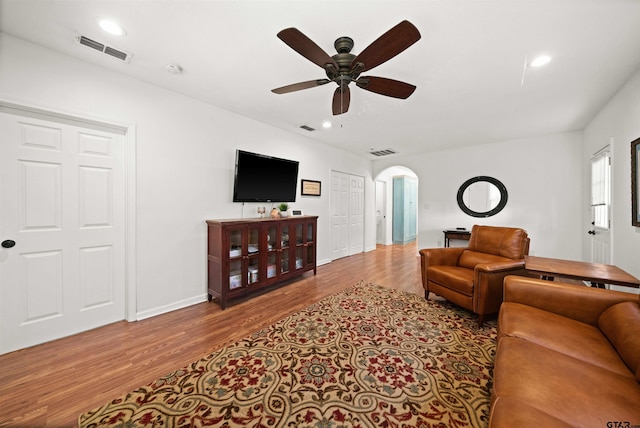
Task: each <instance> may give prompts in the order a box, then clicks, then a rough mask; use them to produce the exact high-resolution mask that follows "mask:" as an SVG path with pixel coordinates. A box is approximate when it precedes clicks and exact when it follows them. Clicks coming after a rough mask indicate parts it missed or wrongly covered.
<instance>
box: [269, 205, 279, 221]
mask: <svg viewBox="0 0 640 428" xmlns="http://www.w3.org/2000/svg"><path fill="white" fill-rule="evenodd" d="M269 217H271V218H280V211H278V209H277V208H276V207H273V208H271V212H270V213H269Z"/></svg>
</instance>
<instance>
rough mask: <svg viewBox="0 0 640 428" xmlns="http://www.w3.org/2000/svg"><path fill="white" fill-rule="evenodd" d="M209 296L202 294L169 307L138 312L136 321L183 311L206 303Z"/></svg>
mask: <svg viewBox="0 0 640 428" xmlns="http://www.w3.org/2000/svg"><path fill="white" fill-rule="evenodd" d="M207 299H208V296H207V294H206V293H204V294H201V295H199V296H194V297H191V298H189V299H184V300H179V301H177V302H173V303H171V304H169V305H165V306H160V307H157V308H153V309H149V310H146V311H142V312H138V313H137V314H136V321H141V320H143V319H147V318H151V317H155V316H158V315H162V314H166V313H168V312H172V311H176V310H178V309H183V308H186V307H188V306H192V305H195V304H198V303H202V302H206V301H207Z"/></svg>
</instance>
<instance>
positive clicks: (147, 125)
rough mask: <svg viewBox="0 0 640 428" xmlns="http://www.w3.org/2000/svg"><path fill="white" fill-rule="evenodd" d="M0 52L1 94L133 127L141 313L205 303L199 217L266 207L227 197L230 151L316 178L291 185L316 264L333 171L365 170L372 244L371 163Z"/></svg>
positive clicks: (32, 49)
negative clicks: (312, 192) (312, 232)
mask: <svg viewBox="0 0 640 428" xmlns="http://www.w3.org/2000/svg"><path fill="white" fill-rule="evenodd" d="M0 55H1V56H0V99H4V100H5V101H13V102H17V103H24V104H27V105H32V106H39V107H43V108H47V109H51V110H54V111H59V112H66V113H70V114H74V115H77V116H81V117H86V118H93V119H102V120H104V121H107V122H116V123H120V124H122V123H124V124H135V125H136V134H137V135H136V143H137V158H136V162H137V164H136V169H137V189H136V192H137V212H136V215H137V236H136V243H137V251H136V257H137V266H136V270H137V277H136V282H137V309H136V310H137V314H138V315H139V316H140V317H146V316H150V315H154V314H157V313H161V312H164V311H168V310H171V309H175V308H178V307H181V306H184V305H188V304H190V303H193V302H195V301H202V300H204V299H205V298H206V228H205V222H204V221H205V220H206V219H215V218H238V217H241V216H243V215H244V216H245V217H257V216H258V214H257V212H256V207H257V206H258V205H265V204H247V205H245V207H244V210H243V207H242V205H241V204H237V203H236V204H234V203H232V202H231V200H232V192H233V169H234V163H235V150H236V148H241V149H245V150H249V151H254V152H259V153H265V154H269V155H274V156H278V157H283V158H287V159H294V160H298V161H300V171H299V178H306V179H312V180H320V181H321V182H322V184H323V186H322V193H323V194H322V196H321V197H320V198H318V197H300V196H299V194H300V190H298V198H297V201H296V202H295V203H293V204H291V205H292V206H293V207H296V208H301V209H303V211H304V212H305V214H311V215H318V216H319V219H318V221H319V224H318V260H319V262H320V263H326V262H328V261H330V257H331V244H330V242H331V240H330V231H331V227H330V173H331V170H332V169H334V170H339V171H344V172H348V173H351V174H355V175H360V176H364V177H365V186H366V193H365V200H366V203H367V212H368V215H367V218H365V248H372V247H373V248H375V217H374V211H375V210H374V209H373V207H374V184H373V180H372V177H371V162H370V161H369V160H367V159H364V158H359V157H357V156H355V155H352V154H349V153H347V152H345V151H342V150H338V149H336V148H333V147H330V146H327V145H323V144H321V143H318V142H317V141H313V140H311V139H308V138H305V137H303V136H300V135H297V134H294V133H289V132H285V131H283V130H279V129H276V128H273V127H269V126H267V125H264V124H262V123H259V122H257V121H253V120H250V119H247V118H246V117H243V116H240V115H237V114H234V113H230V112H228V111H225V110H221V109H219V108H216V107H213V106H210V105H208V104H205V103H202V102H200V101H197V100H195V99H192V98H188V97H184V96H182V95H179V94H177V93H175V92H171V91H167V90H164V89H162V88H159V87H157V86H153V85H150V84H147V83H144V82H141V81H138V80H135V79H132V78H129V77H126V76H123V75H120V74H117V73H114V72H111V71H108V70H106V69H103V68H100V67H97V66H93V65H91V64H88V63H85V62H83V61H79V60H77V59H74V58H71V57H68V56H65V55H62V54H59V53H57V52H54V51H51V50H48V49H45V48H42V47H40V46H37V45H34V44H31V43H27V42H25V41H22V40H20V39H16V38H14V37H12V36H9V35H6V34H0ZM298 187H299V186H298ZM369 213H370V214H369Z"/></svg>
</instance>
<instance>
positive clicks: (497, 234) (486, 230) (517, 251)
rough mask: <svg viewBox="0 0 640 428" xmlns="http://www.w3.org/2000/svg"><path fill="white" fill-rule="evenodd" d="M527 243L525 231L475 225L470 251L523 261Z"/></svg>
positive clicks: (472, 231) (472, 230) (470, 241)
mask: <svg viewBox="0 0 640 428" xmlns="http://www.w3.org/2000/svg"><path fill="white" fill-rule="evenodd" d="M526 241H527V232H526V231H524V230H523V229H519V228H513V227H495V226H478V225H474V226H473V228H472V229H471V238H470V239H469V246H468V249H469V250H471V251H477V252H479V253H488V254H495V255H496V256H501V257H506V258H508V259H521V258H522V257H523V256H524V252H525V248H526V244H527V242H526Z"/></svg>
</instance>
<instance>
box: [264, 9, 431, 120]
mask: <svg viewBox="0 0 640 428" xmlns="http://www.w3.org/2000/svg"><path fill="white" fill-rule="evenodd" d="M278 38H280V40H282V41H283V42H284V43H286V44H287V45H288V46H289V47H290V48H291V49H293V50H294V51H296V52H298V53H299V54H300V55H302V56H303V57H305V58H307V59H308V60H309V61H311V62H313V63H314V64H316V65H318V66H319V67H321V68H323V69H324V70H325V74H326V75H327V78H326V79H316V80H309V81H306V82H300V83H294V84H291V85H286V86H282V87H280V88H276V89H272V90H271V91H272V92H273V93H276V94H286V93H289V92H294V91H300V90H303V89H310V88H315V87H317V86H322V85H326V84H327V83H329V82H334V83H336V84H337V85H338V87H337V88H336V90H335V91H334V93H333V101H332V111H333V114H334V115H339V114H343V113H346V112H347V111H348V110H349V104H350V102H351V91H350V89H349V84H350V83H351V82H355V84H356V86H358V87H359V88H361V89H364V90H367V91H370V92H374V93H376V94H380V95H385V96H387V97H393V98H400V99H406V98H408V97H409V96H410V95H411V94H413V92H414V91H415V89H416V87H415V86H414V85H411V84H409V83H405V82H400V81H398V80H393V79H388V78H385V77H376V76H360V74H361V73H363V72H365V71H368V70H371V69H372V68H374V67H377V66H378V65H380V64H382V63H384V62H386V61H388V60H390V59H391V58H393V57H394V56H396V55H398V54H399V53H401V52H403V51H404V50H405V49H407V48H408V47H409V46H411V45H413V44H414V43H415V42H417V41H418V40H420V32H419V31H418V29H417V28H416V27H415V26H414V25H413V24H412V23H410V22H409V21H402V22H400V23H399V24H398V25H396V26H395V27H393V28H392V29H390V30H389V31H387V32H386V33H384V34H383V35H382V36H380V37H379V38H378V39H376V40H375V41H374V42H373V43H371V44H370V45H369V46H367V47H366V48H365V49H364V50H363V51H362V52H360V54H359V55H357V56H356V55H354V54H352V53H351V49H352V48H353V39H351V38H350V37H346V36H343V37H339V38H338V39H337V40H336V41H335V43H334V47H335V49H336V51H337V52H338V53H337V54H335V55H333V56H329V54H327V53H326V52H325V51H324V50H322V48H321V47H320V46H318V45H317V44H316V43H315V42H313V41H312V40H311V39H309V38H308V37H307V36H306V35H304V34H303V33H302V32H301V31H300V30H298V29H296V28H287V29H284V30H282V31H280V32H279V33H278Z"/></svg>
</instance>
